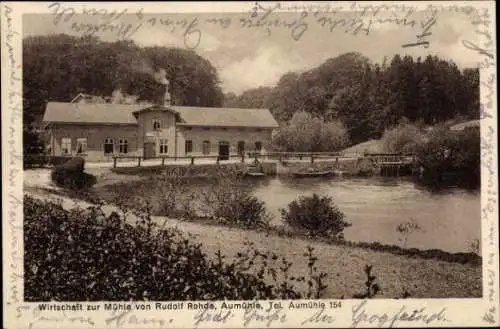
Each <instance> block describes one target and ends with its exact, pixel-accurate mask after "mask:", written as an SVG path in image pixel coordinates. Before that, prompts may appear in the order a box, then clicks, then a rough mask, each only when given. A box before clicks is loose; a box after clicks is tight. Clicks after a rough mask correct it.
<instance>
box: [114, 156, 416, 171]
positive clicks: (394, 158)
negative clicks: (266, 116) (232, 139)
mask: <svg viewBox="0 0 500 329" xmlns="http://www.w3.org/2000/svg"><path fill="white" fill-rule="evenodd" d="M352 158H355V159H362V158H368V159H371V160H373V161H374V162H376V163H396V162H398V163H399V162H405V163H409V162H414V161H415V156H414V155H412V154H399V153H365V154H357V153H356V154H354V153H353V154H345V153H342V152H266V153H260V152H246V153H243V154H238V155H234V154H232V155H226V156H221V155H186V156H154V157H144V156H116V157H113V167H114V168H116V167H117V162H118V161H120V160H127V159H130V160H133V161H137V166H138V167H140V166H141V162H143V161H146V160H155V159H156V160H158V159H161V165H162V166H164V165H165V161H177V160H189V163H190V164H192V165H194V164H195V163H196V161H197V160H202V159H203V160H206V159H214V160H215V163H216V164H219V163H220V161H224V160H231V159H239V160H240V162H241V163H244V162H245V159H252V160H253V161H255V162H259V161H262V160H278V161H280V162H283V161H289V160H309V161H310V162H311V163H314V161H315V160H318V159H332V160H335V161H339V159H352Z"/></svg>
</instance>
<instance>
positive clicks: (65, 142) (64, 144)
mask: <svg viewBox="0 0 500 329" xmlns="http://www.w3.org/2000/svg"><path fill="white" fill-rule="evenodd" d="M61 153H62V154H71V138H63V139H62V140H61Z"/></svg>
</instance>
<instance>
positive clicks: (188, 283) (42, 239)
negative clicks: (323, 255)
mask: <svg viewBox="0 0 500 329" xmlns="http://www.w3.org/2000/svg"><path fill="white" fill-rule="evenodd" d="M24 245H25V248H24V264H25V277H24V284H25V287H24V292H25V300H27V301H30V302H35V301H48V300H55V301H83V300H88V301H102V300H111V301H120V300H222V299H230V300H240V299H244V300H248V299H274V298H283V299H290V298H305V297H313V296H315V297H318V298H319V297H320V296H321V292H322V291H324V289H325V288H326V286H325V285H324V283H323V281H324V278H325V277H326V274H324V273H316V270H315V266H314V263H315V262H316V258H315V257H314V255H313V249H312V248H309V249H308V251H307V253H305V256H306V260H307V261H308V264H309V265H308V266H309V267H310V268H311V271H310V276H309V277H300V278H291V277H290V276H289V275H288V273H289V271H290V267H291V266H292V264H291V263H289V262H287V261H286V259H279V257H278V256H277V255H275V254H273V253H270V252H265V253H261V252H259V251H257V250H256V249H255V248H254V247H253V246H249V248H248V250H244V251H243V252H239V253H237V254H236V259H235V260H234V261H233V262H227V261H225V260H224V257H223V256H222V255H221V254H220V252H219V253H218V254H217V255H216V257H215V258H210V257H208V256H207V255H206V254H205V253H204V252H203V250H202V248H201V245H200V244H194V243H192V242H190V241H189V239H187V238H185V237H184V236H183V235H182V234H181V233H179V232H177V231H175V230H173V229H160V228H158V227H156V225H155V223H154V222H153V221H152V219H151V217H150V216H149V215H147V214H145V215H141V216H140V220H139V221H138V222H137V223H135V225H132V224H130V223H128V222H127V218H126V217H125V215H120V214H118V213H116V212H113V213H111V214H109V215H105V214H104V212H103V211H102V210H101V208H99V207H91V208H88V209H86V210H83V209H73V210H70V211H68V210H65V209H63V208H62V206H61V205H60V204H57V203H53V202H50V201H41V200H37V199H34V198H31V197H28V196H25V197H24ZM258 259H261V260H262V261H261V262H259V261H258ZM273 262H279V264H281V263H283V264H284V265H286V266H284V265H283V266H282V267H281V270H280V271H281V273H280V271H276V270H275V268H274V267H272V266H271V264H272V263H273ZM256 266H258V268H255V267H256ZM265 277H267V278H270V279H271V281H270V280H265ZM302 281H303V282H307V286H308V287H309V288H308V289H307V291H299V290H298V289H297V288H296V283H298V282H302ZM269 282H274V284H273V283H269Z"/></svg>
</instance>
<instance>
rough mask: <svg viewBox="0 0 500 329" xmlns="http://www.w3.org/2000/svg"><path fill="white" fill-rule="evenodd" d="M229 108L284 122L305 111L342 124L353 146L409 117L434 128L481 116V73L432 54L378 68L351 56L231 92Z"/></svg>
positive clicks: (396, 59) (356, 55)
mask: <svg viewBox="0 0 500 329" xmlns="http://www.w3.org/2000/svg"><path fill="white" fill-rule="evenodd" d="M224 104H225V106H231V107H233V106H234V107H264V108H269V109H270V110H271V111H272V112H273V114H274V115H275V116H276V118H277V119H278V120H279V121H280V122H288V121H289V120H290V119H291V118H292V117H293V115H294V114H295V113H296V112H299V111H305V112H309V113H311V114H312V115H314V116H318V117H321V118H322V119H324V120H327V121H341V122H343V123H344V125H345V127H346V128H347V131H348V135H349V139H350V140H351V143H358V142H363V141H365V140H368V139H371V138H380V136H381V135H382V134H383V132H384V131H385V129H387V128H389V127H392V126H394V125H395V124H397V123H398V122H400V121H401V119H403V118H406V119H407V120H409V121H410V122H419V123H423V124H429V125H433V124H436V123H439V122H443V121H447V120H450V119H457V118H460V119H464V120H465V119H476V118H478V116H479V70H478V69H472V68H466V69H463V70H460V69H459V68H458V67H457V65H456V64H455V63H454V62H452V61H447V60H444V59H440V58H438V57H436V56H430V55H429V56H427V57H426V58H425V59H422V58H417V59H414V58H413V57H411V56H405V57H403V58H402V57H401V56H399V55H395V56H394V57H393V58H392V60H391V61H390V62H389V63H387V61H385V62H384V63H382V64H374V63H372V62H371V61H370V60H369V59H368V58H366V57H364V56H363V55H361V54H359V53H346V54H343V55H340V56H338V57H335V58H331V59H329V60H327V61H326V62H325V63H323V64H322V65H320V66H318V67H316V68H313V69H311V70H308V71H306V72H304V73H300V74H299V73H293V72H290V73H287V74H285V75H283V76H282V77H281V79H280V80H279V82H278V84H277V85H276V86H275V87H260V88H256V89H250V90H247V91H245V92H243V93H242V94H241V95H239V96H237V95H235V94H234V93H229V94H226V95H225V101H224ZM406 119H405V120H406Z"/></svg>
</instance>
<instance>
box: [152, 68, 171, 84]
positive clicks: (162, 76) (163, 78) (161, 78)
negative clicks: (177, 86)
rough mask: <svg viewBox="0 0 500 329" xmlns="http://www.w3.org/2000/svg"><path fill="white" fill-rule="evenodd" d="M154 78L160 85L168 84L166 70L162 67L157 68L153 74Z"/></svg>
mask: <svg viewBox="0 0 500 329" xmlns="http://www.w3.org/2000/svg"><path fill="white" fill-rule="evenodd" d="M153 77H154V79H155V80H156V82H158V83H161V84H162V85H168V80H167V72H165V70H164V69H159V70H158V71H156V72H155V73H154V74H153Z"/></svg>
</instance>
